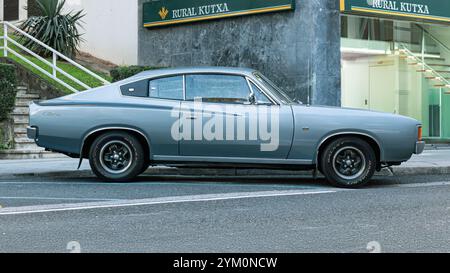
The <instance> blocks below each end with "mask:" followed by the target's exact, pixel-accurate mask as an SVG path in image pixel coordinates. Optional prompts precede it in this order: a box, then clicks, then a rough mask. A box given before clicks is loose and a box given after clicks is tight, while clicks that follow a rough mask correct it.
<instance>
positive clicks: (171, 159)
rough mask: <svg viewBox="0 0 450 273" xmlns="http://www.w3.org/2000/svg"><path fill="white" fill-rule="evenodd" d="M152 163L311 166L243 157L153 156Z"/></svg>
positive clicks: (300, 161)
mask: <svg viewBox="0 0 450 273" xmlns="http://www.w3.org/2000/svg"><path fill="white" fill-rule="evenodd" d="M152 161H153V162H155V163H158V162H164V163H167V162H192V163H196V162H199V163H200V162H207V163H231V164H262V165H267V164H275V165H312V164H313V161H312V160H304V159H276V158H244V157H200V156H158V155H154V156H153V158H152Z"/></svg>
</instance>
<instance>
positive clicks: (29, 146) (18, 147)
mask: <svg viewBox="0 0 450 273" xmlns="http://www.w3.org/2000/svg"><path fill="white" fill-rule="evenodd" d="M14 148H15V149H16V150H36V149H38V148H39V147H38V146H37V145H36V144H35V143H16V144H14Z"/></svg>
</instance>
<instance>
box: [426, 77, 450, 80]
mask: <svg viewBox="0 0 450 273" xmlns="http://www.w3.org/2000/svg"><path fill="white" fill-rule="evenodd" d="M425 79H427V80H437V79H436V77H430V76H427V77H425ZM442 79H444V80H450V78H442Z"/></svg>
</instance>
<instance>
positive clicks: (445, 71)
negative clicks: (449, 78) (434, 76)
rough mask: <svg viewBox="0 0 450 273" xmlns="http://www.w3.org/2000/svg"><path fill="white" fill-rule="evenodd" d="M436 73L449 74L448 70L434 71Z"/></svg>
mask: <svg viewBox="0 0 450 273" xmlns="http://www.w3.org/2000/svg"><path fill="white" fill-rule="evenodd" d="M436 72H437V73H450V70H436Z"/></svg>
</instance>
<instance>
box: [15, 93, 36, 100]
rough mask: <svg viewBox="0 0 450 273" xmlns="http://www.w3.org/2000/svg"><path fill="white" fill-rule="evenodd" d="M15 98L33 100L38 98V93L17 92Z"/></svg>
mask: <svg viewBox="0 0 450 273" xmlns="http://www.w3.org/2000/svg"><path fill="white" fill-rule="evenodd" d="M17 98H18V99H30V100H35V99H39V95H36V94H17Z"/></svg>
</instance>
